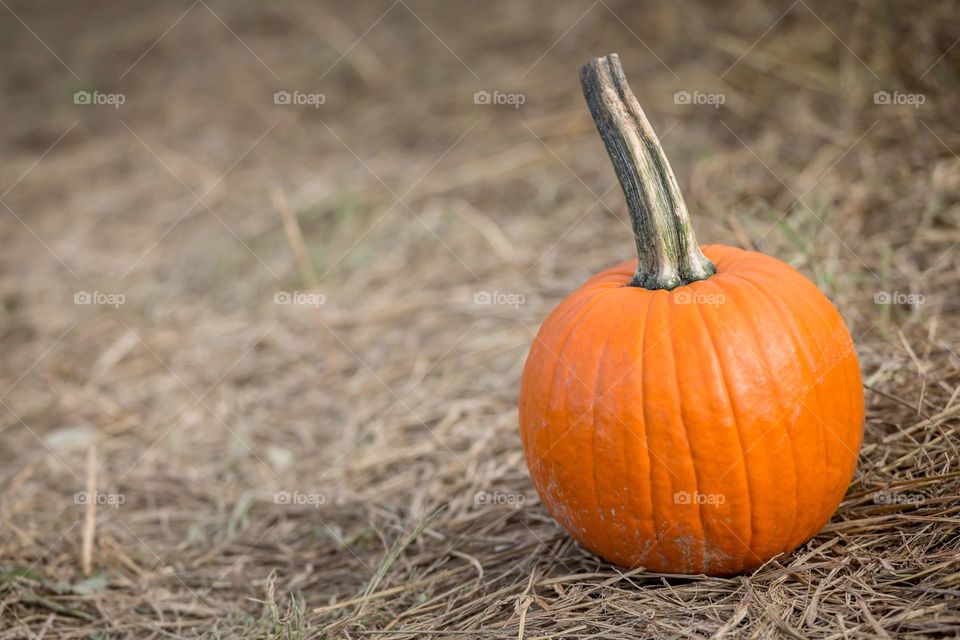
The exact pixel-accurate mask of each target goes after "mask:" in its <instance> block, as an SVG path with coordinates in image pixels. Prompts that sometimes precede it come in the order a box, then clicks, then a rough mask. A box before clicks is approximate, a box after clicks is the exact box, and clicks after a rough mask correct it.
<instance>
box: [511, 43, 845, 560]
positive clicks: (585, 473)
mask: <svg viewBox="0 0 960 640" xmlns="http://www.w3.org/2000/svg"><path fill="white" fill-rule="evenodd" d="M581 79H582V81H583V85H584V92H585V94H586V97H587V102H588V105H589V106H590V108H591V112H592V113H593V116H594V119H595V120H596V122H597V128H598V130H599V131H600V134H601V137H602V138H603V139H604V142H605V143H606V145H607V148H608V151H609V153H610V156H611V159H612V160H613V164H614V167H615V169H616V171H617V175H618V178H619V179H620V182H621V186H622V187H623V190H624V194H625V196H626V198H627V202H628V208H629V210H630V214H631V219H632V221H633V224H634V230H635V234H636V236H637V238H636V239H637V248H638V253H639V260H632V261H627V262H624V263H622V264H619V265H617V266H615V267H612V268H610V269H608V270H606V271H603V272H602V273H600V274H598V275H596V276H594V277H593V278H591V279H590V280H589V281H587V282H586V283H585V284H584V285H583V286H582V287H581V288H580V289H578V290H577V291H576V292H574V293H573V294H572V295H570V296H569V297H568V298H567V299H565V300H564V301H563V302H562V303H561V304H560V306H558V307H557V308H556V309H555V310H554V311H553V313H551V314H550V316H549V317H548V318H547V320H546V321H545V322H544V324H543V326H542V327H541V328H540V332H539V334H538V336H537V338H536V340H535V342H534V343H533V346H532V347H531V351H530V355H529V357H528V359H527V363H526V368H525V370H524V373H523V381H522V385H521V392H520V427H521V436H522V439H523V446H524V451H525V453H526V457H527V463H528V467H529V469H530V475H531V478H532V480H533V484H534V486H535V487H536V490H537V493H538V494H539V495H540V498H541V499H542V501H543V503H544V505H545V506H546V508H547V510H548V511H549V512H550V514H551V515H552V516H553V517H554V518H555V519H556V520H557V521H558V522H559V523H560V524H561V525H562V526H563V527H564V528H565V529H566V530H567V531H568V532H569V533H570V534H571V535H572V536H573V537H574V538H576V539H577V540H578V541H579V542H580V543H581V544H582V545H583V546H584V547H586V548H587V549H589V550H590V551H592V552H594V553H596V554H597V555H599V556H601V557H603V558H605V559H607V560H609V561H611V562H614V563H616V564H619V565H624V566H628V567H637V566H642V567H645V568H647V569H649V570H652V571H657V572H665V573H683V574H699V573H704V574H709V575H729V574H734V573H740V572H744V571H748V570H751V569H753V568H756V567H758V566H759V565H761V564H762V563H764V562H765V561H767V560H768V559H770V558H771V557H773V556H775V555H777V554H780V553H782V552H787V551H791V550H793V549H795V548H796V547H797V546H799V545H800V544H802V543H803V542H805V541H806V540H808V539H809V538H810V537H811V536H813V535H814V534H816V533H817V531H819V530H820V529H821V528H822V527H823V525H824V524H825V523H826V522H827V521H828V520H829V519H830V517H831V515H832V514H833V513H834V511H835V510H836V508H837V506H838V505H839V503H840V501H841V499H842V498H843V495H844V493H845V491H846V489H847V486H848V485H849V483H850V479H851V476H852V474H853V470H854V467H855V465H856V461H857V454H858V451H859V448H860V440H861V436H862V430H863V420H864V404H863V386H862V383H861V379H860V368H859V364H858V362H857V356H856V352H855V350H854V346H853V341H852V340H851V337H850V333H849V332H848V330H847V328H846V326H845V325H844V322H843V320H842V319H841V317H840V315H839V314H838V313H837V311H836V309H835V308H834V307H833V305H832V304H831V303H830V301H829V300H828V299H827V298H826V297H825V296H824V295H823V294H822V293H821V292H820V291H819V290H818V289H817V288H816V286H815V285H813V283H811V282H810V281H809V280H807V279H806V278H804V277H803V276H802V275H801V274H799V273H798V272H797V271H795V270H794V269H793V268H791V267H790V266H788V265H786V264H785V263H783V262H780V261H779V260H776V259H774V258H771V257H769V256H766V255H763V254H760V253H756V252H751V251H744V250H741V249H736V248H733V247H727V246H722V245H706V246H704V247H702V251H701V248H700V247H699V245H697V244H696V240H695V238H694V236H693V231H692V229H691V228H690V225H689V222H688V215H687V211H686V206H685V205H684V203H683V197H682V195H681V194H680V191H679V188H677V186H676V180H675V179H674V177H673V173H672V171H671V169H670V166H669V164H668V163H667V162H666V158H665V157H664V156H663V151H662V149H661V147H660V144H659V142H658V141H657V139H656V136H655V135H654V134H653V131H652V130H651V129H650V125H649V123H648V122H647V120H646V117H645V116H644V115H643V111H642V110H641V109H640V106H639V104H638V103H637V101H636V98H635V97H634V96H633V94H632V93H631V92H630V89H629V87H628V86H627V84H626V80H625V78H624V76H623V70H622V68H621V67H620V63H619V60H618V58H617V56H616V54H612V55H611V56H607V57H605V58H599V59H596V60H594V61H592V62H591V63H589V64H588V65H586V66H585V67H584V68H583V69H582V70H581Z"/></svg>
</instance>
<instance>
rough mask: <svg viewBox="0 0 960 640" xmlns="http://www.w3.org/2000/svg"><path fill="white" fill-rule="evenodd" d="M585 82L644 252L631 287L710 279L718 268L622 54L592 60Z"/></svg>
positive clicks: (584, 73) (582, 70)
mask: <svg viewBox="0 0 960 640" xmlns="http://www.w3.org/2000/svg"><path fill="white" fill-rule="evenodd" d="M580 82H581V84H582V85H583V95H584V97H585V98H586V99H587V106H589V107H590V113H591V114H592V115H593V120H594V122H595V123H596V124H597V131H599V132H600V137H601V138H602V139H603V143H604V145H606V147H607V153H609V154H610V160H611V161H612V162H613V168H614V170H615V171H616V172H617V178H618V179H619V180H620V187H621V188H622V189H623V195H624V197H625V198H626V200H627V207H628V208H629V210H630V220H631V222H632V223H633V235H634V237H635V239H636V242H637V256H638V257H639V262H638V264H637V273H636V275H635V276H634V277H633V280H632V281H631V282H630V286H633V287H643V288H644V289H674V288H676V287H679V286H682V285H685V284H689V283H691V282H695V281H697V280H705V279H706V278H709V277H710V276H711V275H713V274H714V273H716V272H717V268H716V266H714V264H713V263H712V262H710V260H708V259H707V257H706V256H705V255H703V252H702V251H700V245H698V244H697V239H696V237H694V235H693V227H692V226H690V217H689V215H688V214H687V205H686V204H685V203H684V201H683V194H681V193H680V187H679V186H677V179H676V178H675V177H674V176H673V171H672V170H671V169H670V163H669V162H667V156H666V155H664V153H663V148H662V147H661V146H660V141H659V140H657V135H656V134H655V133H654V132H653V128H652V127H651V126H650V123H649V122H648V121H647V117H646V116H645V115H644V113H643V109H641V108H640V103H639V102H637V98H636V96H634V95H633V92H632V91H630V87H629V86H628V85H627V78H626V76H624V73H623V67H622V66H620V57H619V56H618V55H617V54H615V53H611V54H610V55H608V56H605V57H603V58H595V59H593V60H591V61H590V62H588V63H587V64H585V65H583V66H582V67H581V68H580Z"/></svg>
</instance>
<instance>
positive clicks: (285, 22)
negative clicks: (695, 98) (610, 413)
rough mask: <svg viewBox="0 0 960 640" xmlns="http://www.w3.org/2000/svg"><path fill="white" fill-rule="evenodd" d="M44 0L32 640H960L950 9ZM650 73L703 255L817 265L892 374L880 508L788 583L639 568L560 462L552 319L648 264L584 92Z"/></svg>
mask: <svg viewBox="0 0 960 640" xmlns="http://www.w3.org/2000/svg"><path fill="white" fill-rule="evenodd" d="M7 3H8V4H9V7H8V8H7V5H6V4H5V5H4V7H3V8H0V15H3V19H2V21H0V49H2V55H3V60H4V64H3V71H2V72H0V82H2V92H3V95H4V117H3V118H2V119H0V139H2V140H3V151H2V153H3V160H4V162H3V164H2V166H0V186H2V188H3V189H6V188H7V186H9V185H13V186H12V187H11V188H10V189H9V190H7V192H6V193H5V194H4V195H3V196H2V201H3V202H4V203H5V204H6V206H7V207H8V209H3V210H2V211H0V213H2V214H3V218H2V219H3V225H2V227H0V234H2V238H3V241H4V251H3V252H2V254H0V264H2V267H3V269H2V275H0V300H2V305H0V336H2V338H0V339H2V344H3V359H2V363H0V391H5V393H3V395H2V405H0V438H2V440H0V442H2V449H0V519H2V521H0V620H2V623H0V629H2V630H0V638H46V639H52V638H57V639H61V638H126V637H131V638H133V637H136V638H167V637H176V638H181V637H182V638H191V637H201V636H202V637H209V638H234V637H236V638H241V637H242V638H300V637H330V638H347V637H349V638H361V637H368V636H380V637H390V638H416V637H428V636H431V637H433V636H435V637H505V638H507V637H510V638H513V637H518V636H523V637H527V638H538V637H539V638H544V637H570V638H586V637H603V638H636V637H678V636H689V637H697V638H700V637H709V636H716V637H722V636H724V635H728V636H734V635H735V636H744V637H754V636H756V637H771V636H784V637H787V636H789V637H804V638H841V637H897V638H921V637H923V638H928V637H955V636H957V635H958V634H960V468H958V461H960V455H958V451H957V446H956V442H957V436H956V430H957V426H958V424H960V397H958V396H960V357H958V354H957V345H958V344H960V318H958V312H960V305H958V302H957V300H958V295H957V294H958V293H960V288H958V283H960V250H958V247H957V243H958V242H960V204H958V200H960V159H958V157H957V156H956V155H955V153H954V151H960V134H958V133H957V128H956V105H957V100H958V97H960V96H958V91H957V90H958V87H960V46H957V47H954V45H955V44H956V40H957V38H958V37H960V33H958V31H957V25H958V23H960V20H958V18H960V11H958V10H957V9H956V8H955V7H951V6H950V3H932V2H931V3H922V2H892V1H890V2H883V1H876V2H867V1H862V2H859V3H852V4H843V3H827V2H820V1H818V2H812V1H808V0H801V1H800V2H798V3H796V4H794V5H792V7H791V6H790V5H789V4H787V3H779V4H777V5H775V6H774V5H772V4H769V5H768V4H763V3H759V2H749V3H746V4H744V5H742V6H738V7H735V8H734V7H721V6H717V4H718V3H712V2H707V1H706V0H703V1H696V2H691V3H683V5H682V7H674V6H672V4H670V5H668V4H667V3H663V4H662V5H661V7H660V10H659V11H655V10H654V9H653V8H652V7H649V6H639V5H637V3H628V2H619V1H618V2H614V1H613V0H602V1H601V2H598V3H594V4H592V5H591V4H590V3H588V2H581V3H575V2H563V3H558V2H552V3H547V2H533V3H515V2H508V1H507V0H497V1H496V2H483V3H456V4H454V3H440V2H429V3H428V2H421V1H420V0H403V1H402V2H398V3H397V4H393V5H391V4H390V3H389V2H383V3H369V4H363V5H361V3H352V2H346V1H345V0H344V1H340V2H330V3H323V4H322V5H321V4H320V3H293V2H289V1H285V0H284V1H279V2H272V3H256V2H252V1H251V2H233V3H226V2H221V1H217V2H209V3H204V2H198V3H197V4H194V5H192V8H191V5H190V4H189V3H187V2H183V3H147V2H140V1H137V2H104V3H53V2H26V0H24V1H18V2H13V1H12V0H7ZM678 4H680V3H678ZM188 8H189V11H188ZM388 8H389V11H388ZM788 8H789V10H788ZM385 11H386V12H387V13H386V15H383V14H384V12H385ZM14 12H15V13H16V15H17V16H19V17H20V18H21V19H22V20H23V22H24V23H25V24H26V26H25V25H24V24H21V22H20V21H19V20H17V19H16V18H14V16H13V15H12V14H13V13H14ZM184 12H187V13H186V15H184ZM785 12H786V13H785ZM181 17H182V19H180V20H179V22H176V21H177V20H178V18H181ZM381 17H382V19H381ZM378 20H379V22H378ZM221 21H222V22H221ZM175 22H176V24H175V26H173V27H172V28H171V29H170V30H169V32H168V33H166V35H165V36H163V38H162V39H161V40H160V41H159V43H157V44H156V45H155V46H153V45H154V43H155V42H156V41H157V39H158V38H160V37H161V35H162V34H164V32H165V30H166V29H167V28H168V27H169V26H171V25H173V24H174V23H175ZM371 25H375V26H372V28H371ZM571 25H573V26H571ZM27 26H28V27H29V30H28V28H27ZM368 28H370V30H369V32H367V29H368ZM768 28H770V30H769V32H767V29H768ZM568 29H569V31H568ZM31 30H32V32H33V33H31ZM34 34H35V35H34ZM361 35H363V37H362V39H361V40H359V42H356V41H357V39H358V38H359V37H360V36H361ZM761 36H763V37H761ZM758 39H759V41H758ZM40 40H42V41H43V43H45V44H46V46H45V45H44V44H42V43H41V42H40ZM46 47H49V49H50V50H48V49H47V48H46ZM609 51H618V52H619V53H620V54H621V57H622V59H623V61H624V63H625V66H626V69H627V73H628V76H629V77H630V78H631V80H632V85H633V88H634V90H635V91H636V93H637V94H638V96H639V97H640V100H641V102H642V104H643V105H644V107H645V108H646V110H647V113H648V114H649V115H650V117H651V120H652V122H653V124H654V126H655V127H656V128H657V130H658V131H659V132H660V134H661V138H662V140H663V143H664V146H665V148H666V150H667V153H668V154H669V155H670V157H671V158H672V162H673V165H674V168H675V170H676V172H677V174H678V177H679V179H680V181H681V186H682V187H683V188H684V190H685V193H686V196H687V201H688V205H689V208H690V211H691V214H692V216H693V218H694V222H695V224H696V225H697V230H698V237H699V238H700V239H701V240H702V241H705V242H724V243H730V244H736V245H740V246H748V247H754V248H758V249H760V250H762V251H765V252H767V253H770V254H772V255H775V256H778V257H779V258H781V259H783V260H786V261H788V262H790V263H791V264H794V265H795V266H797V267H798V268H799V269H801V270H802V271H803V272H804V273H805V274H807V275H808V276H809V277H811V278H812V279H814V280H815V281H816V282H817V284H818V285H819V286H820V287H821V288H822V289H823V290H824V291H825V292H826V293H827V294H828V295H829V296H830V297H831V298H832V299H833V300H834V301H835V303H836V304H837V306H838V307H839V308H840V310H841V312H842V313H843V315H844V317H845V318H846V320H847V322H848V324H849V326H850V328H851V331H852V333H853V334H854V336H855V338H856V340H857V345H858V349H859V352H860V354H861V363H862V367H863V376H864V380H865V381H866V384H867V386H868V389H869V391H868V395H867V425H866V435H865V444H864V447H863V452H862V455H861V459H860V465H859V468H858V471H857V475H856V478H855V480H854V483H853V484H852V486H851V487H850V490H849V493H848V495H847V498H846V500H845V501H844V503H843V505H842V506H841V508H840V510H839V512H838V513H837V514H836V516H835V517H834V519H833V521H832V522H831V523H830V525H829V526H828V527H827V528H826V529H824V530H823V531H822V532H821V533H820V534H819V535H818V536H817V537H816V538H814V539H813V540H811V541H810V542H809V543H808V544H807V545H805V546H804V547H803V548H801V549H799V550H798V551H797V552H795V553H793V554H791V555H789V556H785V557H780V558H776V559H774V560H772V561H771V562H770V563H768V564H767V565H766V566H765V567H763V568H762V569H760V570H759V571H757V572H756V573H754V574H753V575H750V576H744V577H740V578H734V579H717V578H707V577H693V578H681V577H672V576H663V575H653V574H649V573H645V572H643V571H632V572H629V573H625V572H623V571H620V570H618V569H616V568H614V567H611V566H609V565H607V564H605V563H603V562H601V561H599V560H598V559H596V558H594V557H592V556H590V555H589V554H587V553H585V552H584V551H583V550H581V549H580V548H578V547H577V545H576V544H574V543H572V542H571V540H570V539H569V538H568V537H567V536H566V535H565V533H564V532H563V531H562V530H561V529H560V528H559V527H558V526H557V525H556V524H554V522H553V521H552V520H551V519H550V518H549V517H548V516H547V515H546V513H545V511H544V510H543V508H542V506H541V505H540V504H539V502H538V501H537V499H536V496H535V495H534V494H533V491H532V488H531V485H530V482H529V479H528V477H527V473H526V468H525V464H524V460H523V455H522V452H521V448H520V442H519V437H518V433H517V425H516V398H517V383H518V379H519V374H520V371H521V367H522V365H523V361H524V356H525V354H526V350H527V348H528V346H529V344H530V342H531V340H532V338H533V335H534V333H535V331H536V329H537V326H538V323H539V322H540V321H541V320H542V319H543V318H544V317H545V316H546V314H547V313H548V312H549V310H550V309H551V308H552V307H553V306H554V305H556V304H557V303H558V302H559V300H561V299H562V297H563V296H564V295H565V294H567V293H569V292H570V291H572V290H573V289H574V288H575V287H576V286H577V285H578V284H579V283H580V282H582V281H583V280H584V279H585V278H586V277H587V276H588V275H589V274H591V273H593V272H595V271H597V270H599V269H601V268H602V267H605V266H607V265H609V264H611V263H613V262H615V261H619V260H621V259H624V258H626V257H628V256H629V255H630V252H631V251H632V242H631V240H630V238H629V231H628V230H627V229H626V228H625V224H626V215H625V208H624V204H623V202H622V196H621V194H620V193H619V188H618V187H617V186H616V183H615V179H614V176H613V172H612V170H611V168H610V165H609V162H608V160H607V159H606V157H605V155H604V151H603V148H602V145H601V143H600V141H599V138H598V137H597V136H596V133H595V131H594V130H593V124H592V122H591V121H590V118H589V115H588V113H587V110H586V108H585V106H584V105H583V102H582V98H581V96H580V89H579V84H578V79H577V75H576V69H577V67H578V65H579V64H581V63H582V62H584V61H585V60H587V59H588V58H589V57H591V56H593V55H600V54H603V53H607V52H609ZM52 52H55V55H54V53H52ZM141 55H142V58H141V57H140V56H141ZM56 56H59V58H60V59H61V60H62V63H61V62H60V61H58V59H57V57H56ZM131 65H132V68H131ZM67 67H69V69H68V68H67ZM74 74H75V75H74ZM80 89H85V90H99V91H101V92H105V93H122V94H123V95H124V96H125V98H126V102H125V103H124V104H123V105H122V106H121V107H120V108H118V109H113V108H111V107H109V106H90V105H75V104H73V102H72V98H71V96H72V94H73V93H74V91H76V90H80ZM276 90H290V91H293V90H300V91H304V92H309V93H312V92H322V93H323V94H324V95H325V97H326V103H325V104H323V105H322V106H321V107H320V108H317V109H313V108H311V107H309V106H303V107H293V106H284V105H275V104H273V93H274V91H276ZM478 90H488V91H493V90H499V91H501V92H521V93H523V94H524V95H525V97H526V102H525V104H523V105H522V106H521V107H520V108H517V109H514V108H512V107H509V106H490V105H475V104H474V103H473V94H474V92H475V91H478ZM681 90H685V91H689V92H693V91H699V92H702V93H713V92H719V93H722V94H723V95H724V96H725V98H726V102H725V104H724V105H723V106H722V107H720V108H718V109H714V108H712V107H710V106H704V105H699V106H696V105H678V104H675V103H674V100H673V95H674V92H676V91H681ZM881 90H883V91H889V92H894V91H899V92H903V93H904V94H921V95H923V96H924V98H925V102H924V103H923V104H922V105H920V106H919V107H918V108H914V107H913V106H910V105H882V104H881V105H878V104H875V103H874V99H873V95H874V93H875V92H876V91H881ZM64 132H67V133H64ZM312 282H316V283H317V284H316V286H315V287H314V288H310V283H312ZM79 291H88V292H93V291H97V292H101V293H116V294H122V295H123V296H125V301H124V304H122V305H120V306H118V307H117V308H114V307H111V306H105V305H100V306H97V305H86V306H82V305H74V304H73V303H72V302H73V296H74V294H75V293H77V292H79ZM278 291H288V292H294V291H296V292H301V293H312V294H316V295H322V296H324V297H325V298H324V304H323V305H322V306H319V307H317V308H314V307H312V306H307V305H280V304H274V295H275V293H277V292H278ZM483 291H487V292H494V291H496V292H499V293H502V294H508V295H515V296H523V304H520V305H517V306H510V305H506V304H504V305H478V304H474V295H475V294H477V293H478V292H483ZM878 292H896V293H898V294H901V295H909V294H920V295H922V296H924V298H923V302H922V304H919V305H916V306H910V305H906V304H893V305H884V304H876V303H875V296H876V295H877V294H878ZM901 299H902V298H901ZM318 300H319V299H318ZM94 445H95V453H91V451H92V450H93V449H94ZM94 469H95V470H96V471H95V473H96V476H95V477H93V476H92V474H93V473H94ZM91 482H92V484H93V486H96V487H97V490H98V491H99V492H101V494H102V495H103V496H104V499H109V498H111V497H112V496H122V497H123V499H124V502H123V504H122V505H118V506H112V505H108V504H102V505H98V507H97V509H96V510H95V511H94V510H93V509H88V508H85V507H84V506H83V505H78V504H76V503H75V499H74V495H75V494H76V493H77V492H79V491H83V490H84V489H85V487H86V486H87V485H88V483H91ZM280 491H288V492H297V493H298V495H300V496H308V498H305V499H308V500H309V497H311V496H314V495H320V496H322V497H323V498H322V499H323V501H324V502H323V504H321V505H319V506H316V505H312V504H301V505H284V504H276V503H275V501H274V494H275V493H276V492H280ZM478 492H486V493H490V494H497V495H500V496H502V497H512V498H514V499H519V497H520V496H522V497H523V498H525V502H523V504H522V505H521V506H520V507H519V508H515V507H513V506H510V505H499V504H493V505H486V504H477V501H476V500H475V496H476V495H477V493H478ZM316 500H317V501H319V500H320V498H317V499H316ZM85 563H89V564H90V566H91V572H90V575H89V576H87V575H85V574H84V571H83V567H84V564H85Z"/></svg>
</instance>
